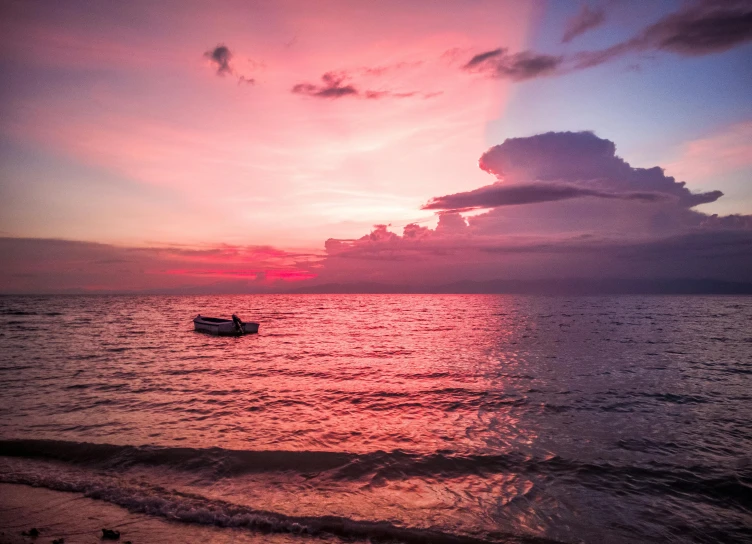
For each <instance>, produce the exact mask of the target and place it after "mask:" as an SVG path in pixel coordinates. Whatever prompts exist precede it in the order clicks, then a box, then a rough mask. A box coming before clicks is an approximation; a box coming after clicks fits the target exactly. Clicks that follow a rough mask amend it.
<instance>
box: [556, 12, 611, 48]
mask: <svg viewBox="0 0 752 544" xmlns="http://www.w3.org/2000/svg"><path fill="white" fill-rule="evenodd" d="M605 20H606V13H605V11H603V9H600V8H596V9H592V8H591V7H590V6H588V5H587V4H583V5H582V7H581V8H580V11H578V12H577V15H575V16H574V17H572V18H571V19H569V21H567V26H566V28H565V29H564V36H562V38H561V41H562V43H567V42H570V41H572V40H573V39H574V38H576V37H577V36H579V35H580V34H584V33H585V32H587V31H588V30H592V29H593V28H596V27H598V26H600V25H602V24H603V22H604V21H605Z"/></svg>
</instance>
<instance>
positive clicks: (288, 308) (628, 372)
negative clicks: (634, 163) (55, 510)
mask: <svg viewBox="0 0 752 544" xmlns="http://www.w3.org/2000/svg"><path fill="white" fill-rule="evenodd" d="M198 313H201V314H203V315H208V316H226V317H229V316H230V315H231V314H232V313H235V314H238V315H239V316H240V317H241V319H243V320H246V321H257V322H259V323H260V325H261V326H260V330H259V334H255V335H246V336H243V337H215V336H210V335H206V334H201V333H197V332H195V331H194V330H193V324H192V318H193V317H194V316H195V315H196V314H198ZM0 483H5V484H22V485H24V486H35V487H38V488H48V489H51V490H57V491H64V492H67V493H72V494H78V495H79V496H85V497H88V498H90V499H92V500H95V501H99V502H101V503H102V504H104V503H108V504H109V505H115V506H117V507H120V508H122V509H124V510H128V511H130V512H136V513H140V514H145V515H147V516H153V517H156V518H160V519H162V520H165V521H166V522H169V523H171V524H175V526H176V527H177V526H180V527H182V528H189V529H190V528H191V527H195V528H197V530H198V528H199V527H200V526H212V527H215V528H217V530H219V531H225V530H226V531H236V532H237V531H241V532H243V533H244V534H245V533H247V535H248V536H249V538H257V541H258V542H265V541H266V539H273V541H274V542H299V543H307V544H310V543H313V544H315V543H318V542H330V543H339V542H390V543H399V542H404V543H428V542H437V543H444V542H446V543H458V544H462V543H468V544H473V543H474V544H479V543H501V542H515V543H528V542H529V543H555V542H565V543H575V542H583V543H617V544H619V543H633V542H661V543H663V542H668V543H672V542H703V543H705V542H708V543H709V542H752V297H736V296H689V297H685V296H604V297H596V296H581V297H571V298H569V297H562V296H558V297H554V296H551V297H545V296H512V295H509V296H507V295H248V296H245V295H243V296H97V295H91V296H24V297H17V296H3V297H0Z"/></svg>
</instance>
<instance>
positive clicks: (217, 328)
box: [193, 314, 259, 336]
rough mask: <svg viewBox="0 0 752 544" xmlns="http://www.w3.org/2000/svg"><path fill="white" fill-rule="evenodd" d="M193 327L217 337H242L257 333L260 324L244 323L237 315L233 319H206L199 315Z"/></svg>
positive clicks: (233, 315)
mask: <svg viewBox="0 0 752 544" xmlns="http://www.w3.org/2000/svg"><path fill="white" fill-rule="evenodd" d="M193 326H194V328H195V329H196V330H197V331H199V332H206V333H209V334H214V335H217V336H240V335H243V334H253V333H257V332H258V330H259V324H258V323H253V322H251V321H248V322H244V321H242V320H241V319H240V318H239V317H238V316H236V315H235V314H232V319H222V318H220V317H205V316H203V315H201V314H198V315H197V316H196V317H194V318H193Z"/></svg>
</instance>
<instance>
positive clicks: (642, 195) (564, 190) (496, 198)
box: [422, 183, 666, 211]
mask: <svg viewBox="0 0 752 544" xmlns="http://www.w3.org/2000/svg"><path fill="white" fill-rule="evenodd" d="M583 197H594V198H607V199H614V200H638V201H643V202H658V201H662V200H665V199H666V195H662V194H660V193H655V192H647V191H629V192H626V191H625V192H613V191H603V190H597V189H589V188H586V187H579V186H577V185H573V184H567V183H528V184H524V185H505V184H503V183H494V184H493V185H487V186H486V187H481V188H480V189H475V190H474V191H467V192H464V193H456V194H453V195H445V196H439V197H436V198H433V199H431V201H430V202H428V204H426V205H425V206H423V208H422V209H424V210H462V211H467V210H472V209H477V208H498V207H501V206H515V205H520V204H536V203H541V202H555V201H558V200H569V199H572V198H583Z"/></svg>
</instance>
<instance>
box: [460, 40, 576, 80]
mask: <svg viewBox="0 0 752 544" xmlns="http://www.w3.org/2000/svg"><path fill="white" fill-rule="evenodd" d="M563 61H564V57H561V56H554V55H544V54H538V53H533V52H530V51H523V52H521V53H515V54H514V55H510V54H508V53H507V51H506V49H503V48H499V49H494V50H492V51H486V52H484V53H479V54H477V55H475V56H474V57H473V58H471V59H470V60H469V61H468V62H467V63H466V64H465V65H464V66H463V67H462V69H463V70H465V71H467V72H473V73H480V74H484V75H487V76H490V77H494V78H506V79H512V80H515V81H524V80H526V79H533V78H536V77H541V76H547V75H552V74H553V73H555V72H556V70H557V68H559V66H560V65H561V63H562V62H563Z"/></svg>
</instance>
